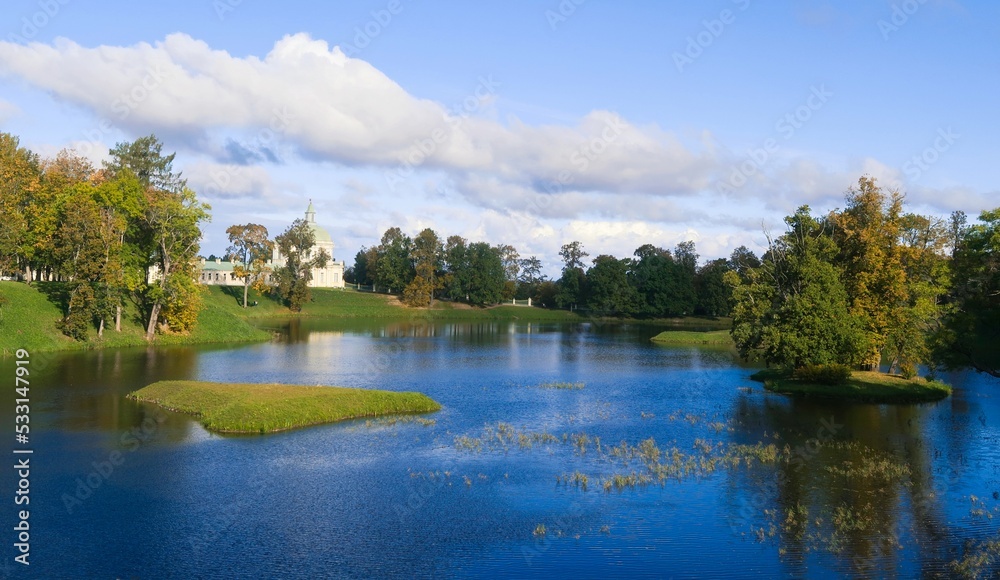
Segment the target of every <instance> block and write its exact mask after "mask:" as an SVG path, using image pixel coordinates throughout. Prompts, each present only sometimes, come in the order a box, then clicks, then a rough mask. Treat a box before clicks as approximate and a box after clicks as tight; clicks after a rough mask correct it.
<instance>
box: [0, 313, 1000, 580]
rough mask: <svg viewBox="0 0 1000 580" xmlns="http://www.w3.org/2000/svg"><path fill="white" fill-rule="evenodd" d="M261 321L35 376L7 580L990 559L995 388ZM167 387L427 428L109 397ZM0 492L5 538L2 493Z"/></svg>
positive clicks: (7, 480)
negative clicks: (927, 385) (808, 390)
mask: <svg viewBox="0 0 1000 580" xmlns="http://www.w3.org/2000/svg"><path fill="white" fill-rule="evenodd" d="M261 324H262V325H263V326H264V327H267V328H270V329H272V330H275V331H276V332H279V333H280V334H281V339H280V340H278V341H276V342H272V343H267V344H256V345H240V346H204V347H176V348H150V349H125V350H109V351H103V352H102V351H95V352H81V353H59V354H57V355H50V356H48V357H46V356H42V355H36V356H34V357H33V358H32V361H33V362H32V366H31V369H32V374H31V380H32V382H31V445H30V446H31V447H32V448H33V449H34V455H32V456H31V466H32V469H31V479H30V481H31V490H30V502H31V503H30V509H31V516H30V524H31V548H32V550H31V567H30V573H26V572H27V571H26V570H21V569H10V568H7V569H5V570H0V573H3V572H5V571H6V572H10V573H12V575H14V576H16V577H38V578H43V577H44V578H63V577H65V578H71V577H72V578H80V577H103V578H112V577H119V578H130V577H142V578H148V577H157V578H192V577H227V578H258V577H288V578H315V577H329V576H337V577H373V576H374V577H399V576H402V577H410V576H431V575H444V576H475V577H491V576H513V577H525V576H549V577H551V576H556V577H583V578H587V577H608V576H629V577H631V576H661V577H670V576H672V577H678V578H694V577H698V578H705V577H718V578H735V577H747V576H758V575H763V576H768V577H817V578H822V577H840V576H844V575H861V576H871V577H885V576H897V577H915V576H921V575H925V576H931V577H933V576H935V575H938V574H941V575H947V574H950V573H951V568H950V562H951V561H953V560H955V559H958V558H959V557H961V555H962V551H963V550H965V549H966V547H967V546H972V545H974V543H975V542H979V541H982V540H987V539H990V538H994V539H995V538H997V534H998V527H1000V526H998V524H1000V445H998V443H1000V429H998V425H1000V381H997V380H995V379H991V378H989V377H986V376H983V375H977V374H975V373H956V374H951V375H947V376H945V377H944V378H945V380H947V381H949V382H951V383H952V384H953V385H955V386H956V390H955V394H954V396H952V397H951V398H950V399H947V400H944V401H941V402H939V403H935V404H925V405H911V406H893V407H889V406H879V405H857V404H854V405H850V404H839V403H819V402H814V401H796V400H792V399H788V398H785V397H783V396H779V395H773V394H768V393H765V392H764V391H762V389H761V386H760V385H759V384H757V383H754V382H752V381H750V380H749V379H748V377H749V375H750V374H751V373H752V372H753V370H754V368H752V367H750V366H747V365H744V364H742V363H740V362H739V361H738V360H736V359H735V358H734V354H733V353H732V352H730V351H729V350H727V349H724V348H704V347H668V346H658V345H655V344H653V343H651V342H650V341H649V338H650V337H651V336H653V335H655V334H657V333H658V332H659V331H660V330H663V329H662V328H658V327H655V326H649V325H628V324H574V325H559V324H527V323H506V322H496V323H489V322H475V323H434V322H388V321H378V322H367V321H318V320H292V321H265V322H262V323H261ZM0 376H7V377H13V376H14V362H13V361H12V360H11V359H3V360H0ZM162 379H198V380H208V381H234V382H286V383H295V384H307V385H316V384H330V385H343V386H350V387H369V388H380V389H389V390H412V391H421V392H424V393H426V394H428V395H430V396H431V397H432V398H434V399H435V400H437V401H438V402H440V403H441V404H442V405H443V410H442V411H440V412H438V413H435V414H431V415H427V416H425V417H423V418H426V419H433V422H430V421H417V420H414V418H413V417H407V418H402V419H391V418H380V419H375V420H356V421H349V422H344V423H339V424H332V425H324V426H316V427H310V428H305V429H300V430H295V431H290V432H284V433H277V434H272V435H266V436H219V435H215V434H211V433H208V432H206V431H205V430H204V429H203V428H202V427H201V426H200V425H199V424H198V423H197V422H196V421H195V420H193V419H192V418H190V417H188V416H184V415H178V414H175V413H170V412H167V411H163V410H160V409H158V408H156V407H152V406H146V405H141V404H137V403H133V402H131V401H129V400H127V399H125V395H126V394H127V393H128V392H130V391H133V390H135V389H138V388H140V387H142V386H145V385H146V384H149V383H151V382H153V381H157V380H162ZM10 381H11V382H13V381H12V379H10ZM555 383H563V384H561V385H558V386H562V387H573V388H554V387H555V386H556V385H554V384H555ZM577 383H583V385H582V388H577V387H580V385H578V384H577ZM13 399H14V395H13V393H11V392H10V391H8V396H7V397H5V400H4V402H3V404H2V405H0V408H2V412H3V424H4V425H12V424H13V423H14V420H13V406H14V402H13ZM650 438H652V441H649V440H650ZM598 440H599V442H598ZM623 442H624V444H623ZM13 447H14V443H13V441H11V448H13ZM774 450H777V451H778V458H777V459H775V457H774V456H773V452H774ZM584 478H586V480H584ZM584 481H586V483H584ZM3 485H4V488H5V489H6V490H7V491H6V492H5V493H6V494H8V499H7V500H6V501H5V503H6V505H5V507H4V511H3V514H4V518H5V523H4V524H5V525H4V527H7V525H6V524H8V523H10V524H13V523H14V522H15V519H14V518H15V517H16V516H15V515H14V510H13V504H12V491H13V490H14V489H15V488H16V486H17V480H16V478H15V473H13V472H12V470H10V469H8V470H5V473H4V476H3ZM543 527H544V532H543V531H542V528H543ZM7 529H8V530H9V529H10V528H9V527H7ZM7 534H8V541H7V542H6V545H7V548H5V550H6V552H5V553H7V554H8V557H7V558H6V560H7V561H8V562H10V561H11V558H12V557H13V548H12V547H11V544H12V543H13V541H12V538H13V533H12V532H9V531H8V532H7ZM970 542H971V544H970ZM12 567H14V566H13V565H12Z"/></svg>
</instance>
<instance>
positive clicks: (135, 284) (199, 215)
mask: <svg viewBox="0 0 1000 580" xmlns="http://www.w3.org/2000/svg"><path fill="white" fill-rule="evenodd" d="M109 154H110V159H109V160H108V161H106V162H105V163H104V164H103V165H102V167H100V168H95V167H93V166H92V165H91V163H90V162H89V161H88V160H87V159H86V158H84V157H81V156H79V155H76V154H74V153H73V152H72V151H67V150H63V151H61V152H60V153H59V154H58V155H56V157H55V158H52V159H42V158H40V157H39V156H38V155H37V154H35V153H33V152H31V151H30V150H28V149H26V148H24V147H21V146H20V141H19V139H18V138H17V137H15V136H14V135H11V134H9V133H0V276H3V277H5V278H16V279H20V280H23V281H25V282H28V283H31V282H32V281H35V280H46V281H63V282H65V284H64V285H63V291H64V292H65V294H64V296H62V297H61V300H60V301H61V302H62V303H63V304H64V312H65V316H64V318H63V319H62V321H61V322H60V326H61V328H62V330H63V332H64V333H65V334H67V335H69V336H71V337H73V338H76V339H78V340H84V339H86V338H87V336H88V333H89V332H90V330H91V329H96V330H97V333H98V335H101V334H103V332H104V331H105V329H106V328H107V327H109V326H112V325H113V326H114V329H115V330H116V331H119V332H120V331H121V321H122V316H123V312H127V311H128V310H129V309H128V308H127V306H128V305H129V304H132V305H133V306H134V309H133V311H134V312H137V313H138V316H140V317H141V320H139V321H138V322H139V323H140V324H142V325H143V326H144V327H145V328H146V337H147V339H151V338H152V337H153V335H154V333H155V332H156V331H157V329H158V328H159V327H160V325H164V326H166V327H168V328H169V329H170V330H171V331H186V330H189V329H190V328H191V327H192V326H193V325H194V323H195V320H196V318H197V315H198V311H199V309H200V294H199V291H198V287H197V283H196V281H195V276H196V272H195V269H196V260H195V258H196V257H197V255H198V249H199V242H200V240H201V229H200V224H201V223H202V222H205V221H208V219H209V214H208V211H209V209H210V208H209V206H208V205H206V204H204V203H201V202H199V201H198V199H197V196H196V195H195V193H194V192H193V191H191V190H190V189H189V188H188V187H187V184H186V182H185V180H184V179H183V178H182V177H181V174H180V173H175V172H174V171H173V160H174V155H173V154H170V155H164V154H163V153H162V144H161V143H160V141H159V140H158V139H157V138H156V136H154V135H150V136H148V137H143V138H141V139H137V140H136V141H133V142H131V143H119V144H117V145H116V146H115V148H114V149H111V151H110V152H109ZM150 272H155V273H156V275H155V276H150V275H149V273H150Z"/></svg>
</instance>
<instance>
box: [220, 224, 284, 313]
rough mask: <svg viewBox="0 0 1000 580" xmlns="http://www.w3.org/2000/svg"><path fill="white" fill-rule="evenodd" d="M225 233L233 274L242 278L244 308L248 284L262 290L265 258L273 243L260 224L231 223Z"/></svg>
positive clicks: (265, 271)
mask: <svg viewBox="0 0 1000 580" xmlns="http://www.w3.org/2000/svg"><path fill="white" fill-rule="evenodd" d="M226 233H227V234H228V235H229V243H230V246H229V249H227V250H226V252H227V253H228V254H229V259H230V260H231V261H233V262H234V263H235V265H234V267H233V274H234V275H235V276H236V277H237V278H239V279H240V280H243V308H246V307H247V294H248V293H249V291H250V286H251V285H253V286H254V287H255V288H256V289H257V290H258V291H259V290H263V286H262V284H263V282H264V277H265V275H266V274H267V260H268V258H269V257H270V256H271V250H272V249H273V248H274V243H273V242H272V241H271V240H270V239H268V237H267V228H266V227H264V226H262V225H260V224H246V225H232V226H229V228H228V229H227V230H226Z"/></svg>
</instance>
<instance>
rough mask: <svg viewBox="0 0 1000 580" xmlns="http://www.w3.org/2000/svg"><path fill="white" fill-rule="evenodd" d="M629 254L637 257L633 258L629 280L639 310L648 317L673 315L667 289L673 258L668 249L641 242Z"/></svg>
mask: <svg viewBox="0 0 1000 580" xmlns="http://www.w3.org/2000/svg"><path fill="white" fill-rule="evenodd" d="M633 255H634V256H635V257H636V258H638V259H637V260H633V265H632V273H631V279H632V283H633V284H634V285H635V289H636V291H637V292H638V293H639V296H640V299H641V307H640V312H641V313H642V314H644V315H646V316H651V317H660V316H671V315H673V314H675V312H674V304H673V303H674V300H673V296H672V295H671V288H670V278H671V276H672V275H673V271H674V259H673V256H672V255H671V254H670V250H666V249H663V248H659V247H656V246H654V245H652V244H644V245H642V246H640V247H638V248H636V250H635V252H633Z"/></svg>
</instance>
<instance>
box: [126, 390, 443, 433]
mask: <svg viewBox="0 0 1000 580" xmlns="http://www.w3.org/2000/svg"><path fill="white" fill-rule="evenodd" d="M128 398H130V399H133V400H136V401H142V402H146V403H154V404H157V405H159V406H161V407H163V408H165V409H168V410H171V411H177V412H180V413H188V414H191V415H195V416H197V417H198V418H199V419H200V420H201V423H202V424H203V425H204V426H205V428H206V429H209V430H210V431H217V432H220V433H273V432H275V431H285V430H287V429H295V428H296V427H305V426H307V425H318V424H321V423H332V422H334V421H341V420H344V419H354V418H358V417H376V416H380V415H392V414H403V413H427V412H431V411H437V410H439V409H440V408H441V405H439V404H438V403H437V402H435V401H434V400H433V399H431V398H430V397H428V396H427V395H424V394H421V393H412V392H402V393H398V392H393V391H378V390H373V389H349V388H344V387H319V386H317V387H311V386H302V385H281V384H273V383H272V384H246V383H209V382H202V381H160V382H157V383H153V384H151V385H149V386H147V387H144V388H142V389H139V390H138V391H135V392H133V393H130V394H129V395H128Z"/></svg>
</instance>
